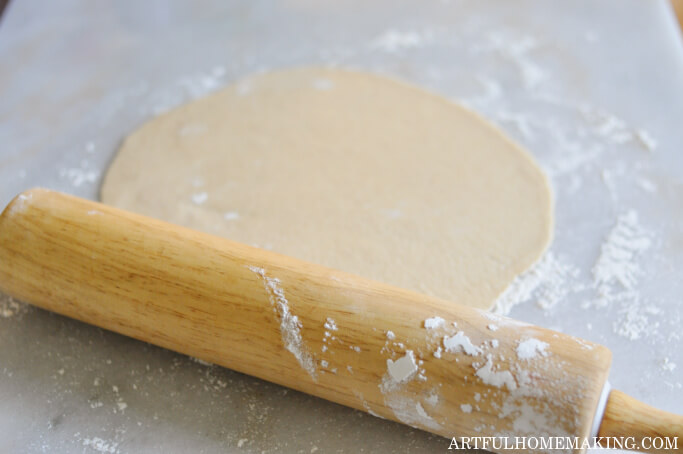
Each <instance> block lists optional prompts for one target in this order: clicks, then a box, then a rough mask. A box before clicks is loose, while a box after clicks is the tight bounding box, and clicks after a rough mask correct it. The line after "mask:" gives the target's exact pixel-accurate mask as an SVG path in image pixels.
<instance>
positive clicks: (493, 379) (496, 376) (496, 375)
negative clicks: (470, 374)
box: [475, 353, 517, 391]
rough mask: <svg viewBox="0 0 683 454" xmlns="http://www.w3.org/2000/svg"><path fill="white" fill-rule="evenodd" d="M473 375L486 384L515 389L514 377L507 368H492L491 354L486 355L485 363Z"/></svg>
mask: <svg viewBox="0 0 683 454" xmlns="http://www.w3.org/2000/svg"><path fill="white" fill-rule="evenodd" d="M475 375H476V376H477V377H479V378H480V379H481V381H482V382H484V383H485V384H487V385H491V386H495V387H496V388H502V387H503V386H507V388H508V390H510V391H514V390H515V389H517V382H516V381H515V377H514V376H513V375H512V373H511V372H510V371H509V370H503V371H496V370H494V368H493V356H492V355H491V354H490V353H489V354H487V355H486V363H485V364H484V365H483V366H481V367H479V368H478V369H477V372H476V373H475Z"/></svg>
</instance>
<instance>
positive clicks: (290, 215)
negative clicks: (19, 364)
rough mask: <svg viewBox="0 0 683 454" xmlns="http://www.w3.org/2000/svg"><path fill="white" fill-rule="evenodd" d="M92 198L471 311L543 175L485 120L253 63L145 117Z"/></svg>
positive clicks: (501, 281) (536, 242)
mask: <svg viewBox="0 0 683 454" xmlns="http://www.w3.org/2000/svg"><path fill="white" fill-rule="evenodd" d="M102 201H103V202H105V203H108V204H111V205H115V206H118V207H121V208H124V209H128V210H132V211H135V212H139V213H142V214H145V215H149V216H153V217H156V218H159V219H163V220H166V221H170V222H173V223H177V224H181V225H185V226H189V227H193V228H196V229H199V230H203V231H205V232H209V233H212V234H216V235H220V236H223V237H226V238H230V239H232V240H236V241H239V242H242V243H246V244H250V245H255V246H258V247H262V248H267V249H272V250H273V251H277V252H280V253H283V254H287V255H291V256H294V257H298V258H301V259H304V260H307V261H310V262H315V263H320V264H323V265H327V266H329V267H333V268H337V269H341V270H344V271H348V272H352V273H355V274H358V275H361V276H364V277H368V278H372V279H376V280H379V281H383V282H387V283H390V284H394V285H397V286H400V287H404V288H408V289H412V290H416V291H419V292H423V293H427V294H430V295H435V296H439V297H442V298H446V299H449V300H452V301H455V302H458V303H462V304H469V305H472V306H477V307H481V308H489V307H491V305H492V304H493V302H494V301H495V299H496V297H497V296H498V295H499V294H500V293H501V292H502V291H503V290H504V289H505V288H506V286H507V285H508V284H510V282H511V281H512V280H513V279H514V278H515V276H517V275H518V274H520V273H521V272H523V271H524V270H526V269H527V268H528V267H529V266H530V265H531V264H532V263H533V262H534V261H536V260H537V259H538V258H539V256H540V255H541V254H542V252H543V251H544V250H545V248H546V247H547V245H548V243H549V241H550V238H551V231H552V197H551V193H550V190H549V186H548V182H547V180H546V178H545V176H544V175H543V173H542V171H541V170H540V169H539V168H538V166H537V165H536V164H535V163H534V161H533V160H532V158H531V157H530V155H529V154H528V153H527V152H525V151H524V150H522V149H521V148H520V147H519V146H517V145H515V144H514V143H512V142H511V141H510V140H508V139H507V138H506V137H505V136H504V135H503V134H502V133H501V132H500V131H499V130H497V129H496V128H495V127H493V126H492V125H490V124H489V123H487V122H486V121H484V120H483V119H481V118H480V117H479V116H477V115H476V114H474V113H472V112H470V111H468V110H466V109H464V108H463V107H460V106H459V105H457V104H454V103H452V102H450V101H448V100H446V99H444V98H442V97H440V96H437V95H434V94H432V93H429V92H426V91H424V90H422V89H419V88H416V87H413V86H410V85H408V84H405V83H402V82H398V81H395V80H393V79H389V78H386V77H382V76H378V75H372V74H366V73H360V72H352V71H345V70H339V69H323V68H301V69H293V70H283V71H276V72H271V73H267V74H260V75H255V76H252V77H250V78H247V79H245V80H242V81H241V82H238V83H236V84H234V85H232V86H230V87H227V88H225V89H224V90H221V91H219V92H216V93H214V94H212V95H210V96H208V97H206V98H204V99H200V100H198V101H195V102H191V103H189V104H186V105H184V106H181V107H179V108H177V109H174V110H172V111H170V112H168V113H166V114H164V115H161V116H159V117H157V118H154V119H152V120H150V121H149V122H148V123H146V124H144V125H143V126H142V127H141V128H140V129H138V130H137V131H135V132H134V133H133V134H132V135H131V136H130V137H128V138H127V139H126V141H125V142H124V143H123V146H122V147H121V149H120V151H119V152H118V154H117V156H116V158H115V159H114V161H113V163H112V164H111V167H110V168H109V171H108V173H107V175H106V178H105V180H104V184H103V186H102Z"/></svg>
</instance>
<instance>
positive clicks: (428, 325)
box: [424, 317, 446, 329]
mask: <svg viewBox="0 0 683 454" xmlns="http://www.w3.org/2000/svg"><path fill="white" fill-rule="evenodd" d="M445 323H446V320H444V319H442V318H441V317H431V318H428V319H426V320H425V321H424V327H425V329H436V328H438V327H439V326H441V325H443V324H445Z"/></svg>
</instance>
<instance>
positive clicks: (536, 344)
mask: <svg viewBox="0 0 683 454" xmlns="http://www.w3.org/2000/svg"><path fill="white" fill-rule="evenodd" d="M546 348H548V344H547V343H546V342H543V341H540V340H538V339H535V338H533V337H530V338H529V339H525V340H523V341H521V342H520V343H519V344H518V345H517V358H519V359H524V360H528V359H532V358H536V356H537V355H541V356H548V352H547V351H546V350H545V349H546Z"/></svg>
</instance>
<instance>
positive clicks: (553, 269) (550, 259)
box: [493, 252, 581, 315]
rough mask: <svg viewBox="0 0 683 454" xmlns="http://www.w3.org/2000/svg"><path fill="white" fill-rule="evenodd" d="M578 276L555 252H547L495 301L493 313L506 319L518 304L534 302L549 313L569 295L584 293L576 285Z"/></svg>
mask: <svg viewBox="0 0 683 454" xmlns="http://www.w3.org/2000/svg"><path fill="white" fill-rule="evenodd" d="M578 274H579V271H578V269H577V268H576V267H575V266H573V265H571V264H569V263H566V262H563V261H561V260H560V259H558V258H557V257H556V256H555V254H553V253H552V252H547V253H546V254H545V255H544V256H543V258H542V259H541V260H540V261H538V262H537V263H536V264H535V265H534V266H532V267H531V268H530V269H529V270H528V271H526V272H524V273H522V274H521V275H520V276H518V277H517V278H515V280H514V281H512V284H510V285H509V286H508V288H507V289H506V290H505V291H504V292H503V293H502V294H501V295H500V297H498V299H497V300H496V303H495V306H494V308H493V312H495V313H497V314H501V315H507V314H509V313H510V311H511V310H512V308H513V307H515V306H516V305H517V304H520V303H523V302H527V301H534V302H535V303H536V305H537V306H539V307H541V308H543V309H550V308H552V307H554V306H555V305H556V304H557V303H558V302H560V301H562V300H563V299H564V298H565V297H566V296H567V295H568V294H569V293H570V292H576V291H578V290H580V289H581V288H580V286H578V285H576V284H575V283H574V281H575V278H576V277H577V276H578Z"/></svg>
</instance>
